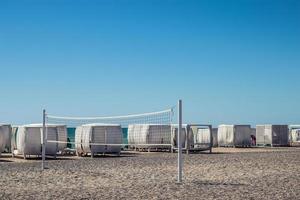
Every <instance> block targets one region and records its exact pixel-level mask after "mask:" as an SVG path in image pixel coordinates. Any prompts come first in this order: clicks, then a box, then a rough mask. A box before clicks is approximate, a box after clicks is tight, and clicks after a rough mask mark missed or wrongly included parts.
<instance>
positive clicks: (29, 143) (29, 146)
mask: <svg viewBox="0 0 300 200" xmlns="http://www.w3.org/2000/svg"><path fill="white" fill-rule="evenodd" d="M42 133H43V125H42V124H28V125H23V126H19V127H18V128H17V132H16V133H15V134H16V135H15V136H14V137H15V142H13V143H14V144H15V147H14V151H13V155H23V157H24V158H25V159H26V158H27V157H28V156H31V155H35V156H40V155H41V154H42ZM46 133H47V141H50V140H51V141H57V142H47V143H46V155H49V156H54V157H56V154H57V152H59V151H62V150H63V148H64V146H65V145H66V144H60V143H59V141H60V140H59V139H62V141H61V142H66V140H64V139H63V138H66V135H67V129H66V126H65V125H57V124H47V125H46Z"/></svg>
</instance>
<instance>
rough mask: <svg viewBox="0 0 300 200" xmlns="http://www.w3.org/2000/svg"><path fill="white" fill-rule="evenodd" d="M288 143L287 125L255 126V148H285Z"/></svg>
mask: <svg viewBox="0 0 300 200" xmlns="http://www.w3.org/2000/svg"><path fill="white" fill-rule="evenodd" d="M288 141H289V128H288V125H271V124H268V125H257V126H256V145H257V146H287V145H288Z"/></svg>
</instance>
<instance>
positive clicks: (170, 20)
mask: <svg viewBox="0 0 300 200" xmlns="http://www.w3.org/2000/svg"><path fill="white" fill-rule="evenodd" d="M0 68H1V78H0V89H1V98H0V122H11V123H31V122H37V121H40V119H41V113H42V109H43V108H46V109H47V111H48V112H49V113H52V114H57V115H73V116H99V115H100V116H103V115H119V114H128V113H139V112H147V111H155V110H161V109H165V108H167V107H169V106H173V105H175V104H176V103H177V100H178V99H179V98H182V99H183V101H184V120H185V121H186V122H199V123H212V124H214V125H216V124H220V123H250V124H256V123H300V78H299V77H300V1H298V0H294V1H291V0H282V1H276V0H266V1H262V0H239V1H230V0H223V1H221V0H220V1H216V0H212V1H211V0H207V1H201V0H199V1H189V0H181V1H179V0H178V1H176V0H173V1H170V0H165V1H163V0H157V1H150V0H148V1H140V0H137V1H132V0H124V1H117V0H115V1H110V0H103V1H100V0H99V1H83V0H81V1H79V0H78V1H75V0H51V1H50V0H49V1H48V0H36V1H33V0H27V1H26V0H20V1H13V0H12V1H11V0H2V1H0Z"/></svg>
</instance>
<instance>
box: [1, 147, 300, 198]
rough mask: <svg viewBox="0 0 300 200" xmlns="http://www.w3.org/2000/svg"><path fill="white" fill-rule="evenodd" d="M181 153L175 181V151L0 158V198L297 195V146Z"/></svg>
mask: <svg viewBox="0 0 300 200" xmlns="http://www.w3.org/2000/svg"><path fill="white" fill-rule="evenodd" d="M213 152H214V153H213V154H206V153H201V154H191V155H184V182H183V184H181V185H178V184H176V173H177V172H176V170H177V168H176V167H177V166H176V158H177V157H176V154H171V153H135V152H130V153H126V152H125V153H123V154H122V156H120V157H115V156H101V157H96V158H94V159H92V158H89V157H84V158H77V157H72V156H69V157H58V158H57V159H56V160H47V163H46V164H47V168H48V169H46V170H45V171H43V172H42V171H41V161H40V160H37V159H29V160H23V159H21V158H10V156H9V155H6V154H3V155H2V157H1V158H0V199H300V173H299V172H300V148H251V149H240V148H228V149H226V148H215V149H214V150H213Z"/></svg>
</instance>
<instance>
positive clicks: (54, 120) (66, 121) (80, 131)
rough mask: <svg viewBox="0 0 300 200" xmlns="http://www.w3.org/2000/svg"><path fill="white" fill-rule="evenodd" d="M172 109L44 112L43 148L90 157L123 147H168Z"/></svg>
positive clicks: (172, 119) (149, 149)
mask: <svg viewBox="0 0 300 200" xmlns="http://www.w3.org/2000/svg"><path fill="white" fill-rule="evenodd" d="M175 108H176V107H172V108H169V109H166V110H163V111H158V112H151V113H142V114H132V115H124V116H109V117H64V116H56V115H51V114H48V113H45V129H46V131H45V132H46V135H45V137H46V143H47V145H46V147H48V148H55V147H57V148H58V150H59V151H62V152H63V151H64V150H66V149H67V150H73V151H76V154H77V155H91V156H94V155H96V154H103V153H117V154H119V153H120V151H121V150H125V149H129V150H130V149H135V150H136V149H138V150H147V151H152V150H171V146H172V124H174V122H175V117H174V115H175V112H176V111H175ZM56 127H57V128H56ZM58 127H60V128H58ZM62 127H64V128H62ZM55 128H56V129H57V131H56V134H55V130H54V129H55ZM59 130H60V131H59ZM50 146H51V147H50Z"/></svg>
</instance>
